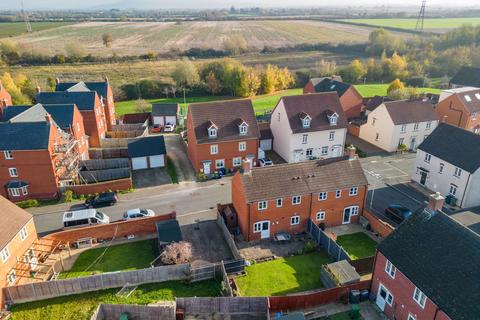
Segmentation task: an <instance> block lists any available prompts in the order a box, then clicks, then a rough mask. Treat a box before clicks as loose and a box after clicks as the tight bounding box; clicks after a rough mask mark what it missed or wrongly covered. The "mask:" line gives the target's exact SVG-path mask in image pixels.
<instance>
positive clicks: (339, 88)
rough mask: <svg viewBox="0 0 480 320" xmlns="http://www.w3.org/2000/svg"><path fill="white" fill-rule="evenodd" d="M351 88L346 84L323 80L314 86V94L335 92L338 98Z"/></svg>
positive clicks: (328, 79) (329, 79)
mask: <svg viewBox="0 0 480 320" xmlns="http://www.w3.org/2000/svg"><path fill="white" fill-rule="evenodd" d="M351 86H352V85H351V84H348V83H344V82H340V81H336V80H332V79H331V78H325V79H323V80H322V81H320V82H318V83H317V84H316V85H315V92H317V93H321V92H332V91H335V92H336V93H337V94H338V96H339V97H341V96H343V94H344V93H345V92H346V91H347V90H348V89H349V88H350V87H351Z"/></svg>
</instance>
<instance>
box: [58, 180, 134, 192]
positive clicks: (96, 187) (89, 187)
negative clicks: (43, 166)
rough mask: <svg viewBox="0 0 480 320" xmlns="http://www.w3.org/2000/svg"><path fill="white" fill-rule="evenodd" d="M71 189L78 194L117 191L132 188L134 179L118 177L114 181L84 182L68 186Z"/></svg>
mask: <svg viewBox="0 0 480 320" xmlns="http://www.w3.org/2000/svg"><path fill="white" fill-rule="evenodd" d="M66 188H67V189H69V190H72V191H73V193H75V194H76V195H82V194H95V193H100V192H105V191H110V190H111V191H117V190H128V189H130V188H132V179H131V178H125V179H118V180H112V181H105V182H99V183H92V184H82V185H76V186H67V187H66Z"/></svg>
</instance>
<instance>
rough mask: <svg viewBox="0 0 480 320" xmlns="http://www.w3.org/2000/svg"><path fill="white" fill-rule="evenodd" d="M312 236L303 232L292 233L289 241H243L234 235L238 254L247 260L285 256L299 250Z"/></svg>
mask: <svg viewBox="0 0 480 320" xmlns="http://www.w3.org/2000/svg"><path fill="white" fill-rule="evenodd" d="M311 240H312V237H311V236H310V235H309V234H307V233H305V234H300V235H292V238H291V240H290V241H286V242H276V241H273V240H259V241H250V242H247V241H243V240H241V239H240V237H235V243H236V244H237V248H238V250H239V252H240V255H241V256H242V257H243V258H245V259H247V260H261V259H266V258H271V257H287V256H291V255H293V254H295V253H298V252H299V251H301V250H302V249H303V248H304V247H305V245H306V244H307V243H308V242H309V241H311Z"/></svg>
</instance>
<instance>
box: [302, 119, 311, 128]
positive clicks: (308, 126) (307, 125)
mask: <svg viewBox="0 0 480 320" xmlns="http://www.w3.org/2000/svg"><path fill="white" fill-rule="evenodd" d="M303 127H304V128H310V118H308V117H307V118H305V119H303Z"/></svg>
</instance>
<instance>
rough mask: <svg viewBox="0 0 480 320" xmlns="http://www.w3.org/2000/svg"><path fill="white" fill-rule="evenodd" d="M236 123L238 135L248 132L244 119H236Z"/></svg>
mask: <svg viewBox="0 0 480 320" xmlns="http://www.w3.org/2000/svg"><path fill="white" fill-rule="evenodd" d="M237 125H238V132H239V133H240V135H242V136H244V135H246V134H247V133H248V123H246V122H245V120H243V119H238V121H237Z"/></svg>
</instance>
